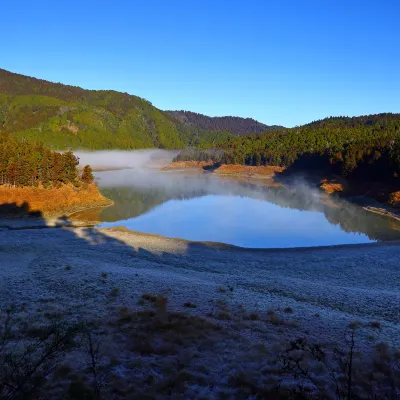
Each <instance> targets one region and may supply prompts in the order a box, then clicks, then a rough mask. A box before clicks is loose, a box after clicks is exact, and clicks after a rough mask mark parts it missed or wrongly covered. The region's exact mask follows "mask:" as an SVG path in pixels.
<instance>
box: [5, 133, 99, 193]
mask: <svg viewBox="0 0 400 400" xmlns="http://www.w3.org/2000/svg"><path fill="white" fill-rule="evenodd" d="M78 164H79V159H78V158H77V157H76V156H75V155H74V154H73V153H72V151H66V152H64V153H58V152H56V151H53V150H51V149H49V148H47V147H45V146H44V145H43V144H42V143H39V142H38V143H32V142H28V141H26V140H19V139H17V138H15V137H13V136H12V135H10V134H6V133H2V134H0V184H2V185H11V186H18V187H21V186H31V187H34V186H38V185H43V186H45V187H50V186H52V187H57V186H59V185H61V184H73V185H74V186H80V185H81V184H82V183H86V184H89V183H92V182H93V180H94V177H93V173H92V169H91V167H90V166H89V165H87V166H85V167H84V169H83V171H82V173H80V172H79V170H78Z"/></svg>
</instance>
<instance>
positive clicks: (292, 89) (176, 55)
mask: <svg viewBox="0 0 400 400" xmlns="http://www.w3.org/2000/svg"><path fill="white" fill-rule="evenodd" d="M399 15H400V1H398V0H397V1H386V0H382V1H372V0H370V1H368V0H363V1H361V0H346V1H343V0H315V1H311V0H275V1H268V0H264V1H261V0H260V1H257V0H242V1H235V0H229V1H228V0H226V1H225V0H224V1H222V0H220V1H218V0H214V1H209V0H185V1H184V0H168V1H161V0H159V1H156V0H146V1H138V0H131V1H122V0H121V1H119V0H113V1H111V0H109V1H101V0H97V1H85V0H81V1H76V0H70V1H67V2H55V1H41V0H36V1H18V0H13V1H3V2H2V5H1V23H0V34H1V37H2V41H1V46H0V68H4V69H7V70H10V71H13V72H18V73H21V74H26V75H30V76H35V77H39V78H43V79H48V80H51V81H56V82H62V83H67V84H72V85H78V86H82V87H84V88H88V89H115V90H119V91H123V92H128V93H131V94H135V95H138V96H141V97H144V98H146V99H148V100H150V101H151V102H152V103H153V104H154V105H155V106H157V107H159V108H161V109H186V110H191V111H196V112H200V113H204V114H208V115H212V116H219V115H237V116H241V117H252V118H255V119H258V120H259V121H262V122H264V123H266V124H281V125H285V126H295V125H300V124H303V123H306V122H310V121H312V120H315V119H320V118H324V117H326V116H330V115H350V116H352V115H361V114H369V113H379V112H400V52H399V47H400V24H399V22H398V17H399Z"/></svg>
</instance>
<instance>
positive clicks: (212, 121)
mask: <svg viewBox="0 0 400 400" xmlns="http://www.w3.org/2000/svg"><path fill="white" fill-rule="evenodd" d="M166 112H167V113H168V114H169V115H171V116H172V117H174V118H175V119H177V120H178V121H179V122H181V123H182V124H184V125H186V126H195V127H196V128H198V129H200V130H203V131H217V132H229V133H231V134H232V135H235V136H241V135H249V134H254V133H262V132H268V131H273V130H276V129H281V128H283V126H277V125H273V126H268V125H264V124H262V123H261V122H258V121H256V120H254V119H252V118H239V117H230V116H229V117H208V116H207V115H203V114H198V113H194V112H191V111H183V110H182V111H166Z"/></svg>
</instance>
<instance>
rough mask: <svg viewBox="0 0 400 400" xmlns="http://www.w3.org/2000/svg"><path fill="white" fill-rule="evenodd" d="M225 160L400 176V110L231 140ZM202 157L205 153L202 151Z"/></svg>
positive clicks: (224, 145) (345, 173)
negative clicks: (394, 112) (397, 112)
mask: <svg viewBox="0 0 400 400" xmlns="http://www.w3.org/2000/svg"><path fill="white" fill-rule="evenodd" d="M217 148H218V149H220V150H222V151H223V155H222V156H221V157H220V160H219V161H220V162H221V163H226V164H244V165H257V166H258V165H279V166H284V167H288V168H290V167H293V168H294V167H299V168H302V169H310V168H314V169H320V170H321V169H324V170H327V171H331V172H333V173H337V174H340V175H343V176H347V177H359V176H360V175H363V176H365V177H368V178H376V179H386V178H397V177H398V176H399V175H400V114H380V115H373V116H364V117H357V118H340V117H338V118H327V119H325V120H322V121H317V122H313V123H311V124H308V125H304V126H301V127H296V128H291V129H285V130H280V131H276V132H269V133H267V134H263V135H254V136H248V137H240V138H233V139H229V140H228V141H226V142H224V143H222V144H219V145H217ZM203 156H204V154H203Z"/></svg>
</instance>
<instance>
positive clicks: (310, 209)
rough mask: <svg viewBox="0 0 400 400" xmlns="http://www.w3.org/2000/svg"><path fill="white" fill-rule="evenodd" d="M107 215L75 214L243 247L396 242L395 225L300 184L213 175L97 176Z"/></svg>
mask: <svg viewBox="0 0 400 400" xmlns="http://www.w3.org/2000/svg"><path fill="white" fill-rule="evenodd" d="M97 176H98V178H99V179H100V180H99V186H100V189H101V191H102V193H103V194H104V195H105V196H107V197H109V198H111V199H112V200H114V202H115V205H114V206H112V207H109V208H106V209H99V210H91V211H87V212H82V213H79V214H77V215H75V218H78V219H89V220H90V219H91V220H97V221H102V224H101V226H103V227H110V226H125V227H127V228H129V229H131V230H135V231H140V232H146V233H154V234H160V235H163V236H168V237H177V238H183V239H188V240H201V241H216V242H224V243H229V244H234V245H238V246H243V247H302V246H322V245H334V244H349V243H367V242H372V241H377V240H396V239H400V223H399V222H397V221H394V220H392V219H389V218H387V217H383V216H380V215H377V214H373V213H370V212H367V211H365V210H364V209H363V208H362V207H359V206H357V205H355V204H353V203H350V202H348V201H344V200H334V199H333V198H332V197H328V196H326V195H323V194H321V193H320V192H319V191H318V190H314V189H312V188H310V187H309V186H307V185H306V184H305V183H304V182H303V181H301V180H299V181H298V182H296V184H294V185H292V186H290V187H282V186H275V187H266V186H265V185H261V184H257V183H254V182H251V183H249V182H241V181H235V180H232V179H223V178H219V177H216V176H214V175H212V174H207V173H205V174H200V173H187V172H186V173H179V172H168V173H167V172H157V171H149V170H134V169H130V170H121V171H107V172H101V173H98V174H97Z"/></svg>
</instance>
